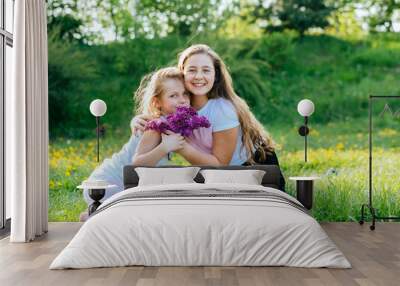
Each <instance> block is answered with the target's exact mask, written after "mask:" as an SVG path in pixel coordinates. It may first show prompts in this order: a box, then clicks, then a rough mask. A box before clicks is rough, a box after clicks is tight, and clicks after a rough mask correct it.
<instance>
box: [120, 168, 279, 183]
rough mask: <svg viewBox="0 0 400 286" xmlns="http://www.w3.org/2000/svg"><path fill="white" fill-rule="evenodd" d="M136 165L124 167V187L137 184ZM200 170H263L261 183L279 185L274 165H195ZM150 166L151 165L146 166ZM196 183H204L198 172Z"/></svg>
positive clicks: (277, 169)
mask: <svg viewBox="0 0 400 286" xmlns="http://www.w3.org/2000/svg"><path fill="white" fill-rule="evenodd" d="M136 167H141V166H132V165H128V166H125V167H124V189H128V188H133V187H136V186H137V185H138V182H139V176H138V174H137V173H136V172H135V168H136ZM184 167H185V166H171V165H169V166H158V167H157V168H184ZM197 167H200V168H201V169H202V170H204V169H218V170H253V169H256V170H263V171H265V175H264V177H263V179H262V182H261V184H262V185H263V186H265V187H271V188H275V189H279V185H280V169H279V167H278V166H276V165H253V166H223V167H213V166H197ZM147 168H151V167H147ZM194 180H195V181H196V182H197V183H204V178H203V176H202V175H201V174H200V172H199V173H198V174H197V176H196V177H195V178H194Z"/></svg>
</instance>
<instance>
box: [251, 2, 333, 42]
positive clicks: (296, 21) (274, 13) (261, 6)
mask: <svg viewBox="0 0 400 286" xmlns="http://www.w3.org/2000/svg"><path fill="white" fill-rule="evenodd" d="M264 2H265V1H258V3H257V4H256V5H255V7H254V9H253V11H252V15H253V21H256V22H259V23H260V22H261V23H260V24H262V25H263V27H264V29H265V31H269V32H276V31H284V30H285V29H289V30H294V31H297V32H299V34H300V35H301V36H303V35H304V33H305V32H306V31H307V30H309V29H310V28H322V29H323V28H325V27H327V26H328V25H329V22H328V19H327V18H328V16H329V15H330V14H331V13H332V11H334V6H333V5H329V4H326V3H325V2H326V1H325V0H276V1H274V2H272V3H270V5H269V6H268V7H265V3H264Z"/></svg>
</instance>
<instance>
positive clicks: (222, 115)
mask: <svg viewBox="0 0 400 286" xmlns="http://www.w3.org/2000/svg"><path fill="white" fill-rule="evenodd" d="M197 113H198V114H199V115H202V116H205V117H207V119H208V120H209V121H210V123H211V128H212V132H218V131H223V130H227V129H231V128H234V127H238V126H239V132H238V136H237V139H236V148H235V151H234V152H233V155H232V159H231V162H230V163H229V165H242V164H243V163H245V162H246V161H247V151H246V148H245V147H244V146H243V142H242V128H241V126H240V122H239V117H238V115H237V113H236V109H235V106H234V105H233V103H232V102H231V101H229V100H228V99H225V98H221V97H220V98H215V99H209V100H208V101H207V103H206V104H205V105H204V106H203V107H202V108H201V109H199V110H197ZM242 147H243V148H242Z"/></svg>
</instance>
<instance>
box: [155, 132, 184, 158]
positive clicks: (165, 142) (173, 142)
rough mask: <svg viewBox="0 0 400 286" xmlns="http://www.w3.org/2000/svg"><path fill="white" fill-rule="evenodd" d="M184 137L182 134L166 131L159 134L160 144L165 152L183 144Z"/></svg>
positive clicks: (176, 148) (178, 147) (179, 147)
mask: <svg viewBox="0 0 400 286" xmlns="http://www.w3.org/2000/svg"><path fill="white" fill-rule="evenodd" d="M185 142H186V141H185V138H183V136H182V135H180V134H176V133H173V132H171V131H167V132H166V134H161V146H162V147H163V148H164V151H165V152H166V153H169V152H173V151H177V150H179V149H181V148H182V147H183V145H184V144H185Z"/></svg>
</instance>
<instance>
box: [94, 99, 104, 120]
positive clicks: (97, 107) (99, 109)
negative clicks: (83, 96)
mask: <svg viewBox="0 0 400 286" xmlns="http://www.w3.org/2000/svg"><path fill="white" fill-rule="evenodd" d="M106 111H107V105H106V103H105V102H104V101H103V100H101V99H95V100H93V101H92V102H91V103H90V113H92V114H93V115H94V116H96V117H98V116H103V115H104V114H105V113H106Z"/></svg>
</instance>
